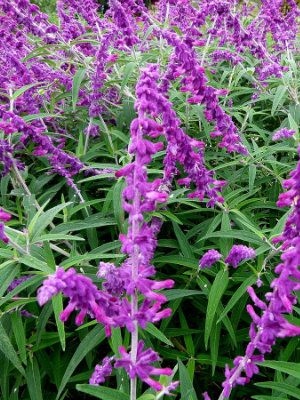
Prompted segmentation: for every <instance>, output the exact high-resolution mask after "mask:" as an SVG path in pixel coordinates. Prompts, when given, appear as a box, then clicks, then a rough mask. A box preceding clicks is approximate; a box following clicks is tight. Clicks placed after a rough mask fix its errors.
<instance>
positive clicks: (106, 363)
mask: <svg viewBox="0 0 300 400" xmlns="http://www.w3.org/2000/svg"><path fill="white" fill-rule="evenodd" d="M113 360H114V357H105V358H104V359H103V361H102V364H101V365H99V364H98V365H96V367H95V370H94V372H93V375H92V376H91V377H90V381H89V383H90V385H99V384H100V383H104V382H105V379H106V377H107V376H110V375H111V373H112V365H111V363H112V361H113Z"/></svg>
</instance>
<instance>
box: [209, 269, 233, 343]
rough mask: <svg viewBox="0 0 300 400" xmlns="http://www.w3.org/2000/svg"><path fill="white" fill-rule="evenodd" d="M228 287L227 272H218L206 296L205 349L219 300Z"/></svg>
mask: <svg viewBox="0 0 300 400" xmlns="http://www.w3.org/2000/svg"><path fill="white" fill-rule="evenodd" d="M227 285H228V272H227V271H219V272H218V273H217V276H216V277H215V280H214V283H213V284H212V287H211V289H210V292H209V296H208V304H207V311H206V319H205V328H204V342H205V347H206V348H207V345H208V339H209V336H210V333H211V329H212V326H213V321H214V317H215V314H216V311H217V308H218V305H219V302H220V300H221V297H222V295H223V293H224V291H225V289H226V287H227Z"/></svg>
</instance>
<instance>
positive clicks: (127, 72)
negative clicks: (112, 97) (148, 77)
mask: <svg viewBox="0 0 300 400" xmlns="http://www.w3.org/2000/svg"><path fill="white" fill-rule="evenodd" d="M135 66H136V63H135V62H129V63H128V64H126V66H125V68H124V73H123V79H122V82H121V90H120V92H121V93H123V91H124V88H125V86H126V85H127V83H128V81H129V79H130V77H131V75H132V72H133V71H134V68H135Z"/></svg>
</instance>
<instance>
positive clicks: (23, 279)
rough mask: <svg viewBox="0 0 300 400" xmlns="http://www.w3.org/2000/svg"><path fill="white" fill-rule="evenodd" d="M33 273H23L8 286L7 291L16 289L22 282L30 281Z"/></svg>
mask: <svg viewBox="0 0 300 400" xmlns="http://www.w3.org/2000/svg"><path fill="white" fill-rule="evenodd" d="M32 277H33V275H23V276H20V278H17V279H14V280H13V281H12V282H11V284H10V285H9V286H8V288H7V291H8V292H11V291H12V290H14V289H15V288H16V287H17V286H19V285H21V283H23V282H26V281H28V279H30V278H32Z"/></svg>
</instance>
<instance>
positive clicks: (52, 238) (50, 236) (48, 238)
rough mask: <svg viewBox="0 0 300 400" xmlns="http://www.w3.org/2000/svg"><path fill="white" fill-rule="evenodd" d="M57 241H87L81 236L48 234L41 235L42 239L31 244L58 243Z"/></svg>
mask: <svg viewBox="0 0 300 400" xmlns="http://www.w3.org/2000/svg"><path fill="white" fill-rule="evenodd" d="M56 240H69V241H72V240H78V241H83V240H85V239H84V238H82V237H80V236H73V235H63V234H61V233H48V234H47V235H41V236H40V237H38V238H36V239H35V240H32V241H31V243H39V242H48V241H49V242H50V241H56Z"/></svg>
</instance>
